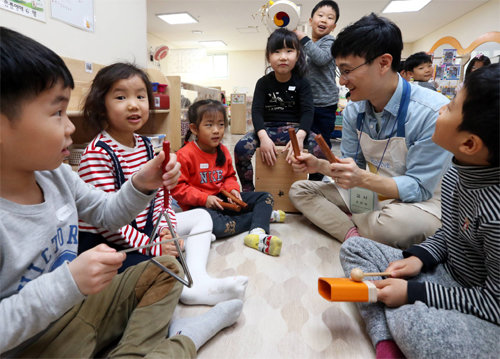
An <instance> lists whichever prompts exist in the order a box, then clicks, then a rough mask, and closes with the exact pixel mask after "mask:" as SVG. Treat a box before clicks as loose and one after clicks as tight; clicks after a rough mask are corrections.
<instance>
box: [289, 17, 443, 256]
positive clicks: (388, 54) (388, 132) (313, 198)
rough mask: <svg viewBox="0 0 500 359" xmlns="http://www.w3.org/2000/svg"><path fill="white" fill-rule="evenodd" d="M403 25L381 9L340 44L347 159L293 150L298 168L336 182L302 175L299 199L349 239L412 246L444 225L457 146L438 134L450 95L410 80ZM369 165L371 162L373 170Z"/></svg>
mask: <svg viewBox="0 0 500 359" xmlns="http://www.w3.org/2000/svg"><path fill="white" fill-rule="evenodd" d="M402 48H403V41H402V38H401V31H400V30H399V28H398V27H397V26H396V25H395V24H394V23H392V22H391V21H389V20H388V19H385V18H382V17H378V16H377V15H375V14H371V15H368V16H365V17H363V18H361V19H360V20H358V21H357V22H356V23H354V24H352V25H350V26H348V27H346V28H344V29H343V30H342V31H341V32H340V34H339V35H338V36H337V39H336V40H335V43H334V44H333V47H332V55H333V57H334V58H335V62H336V64H337V67H338V69H339V70H340V71H339V74H338V75H339V78H340V84H341V85H344V86H346V87H347V88H348V89H349V92H350V93H351V102H349V103H348V104H347V106H346V108H345V109H344V111H343V113H342V115H343V128H342V142H341V145H340V149H341V152H342V155H343V157H344V158H343V159H341V160H340V163H331V164H330V163H328V162H327V161H325V160H319V159H318V158H316V157H315V156H313V155H312V154H302V155H301V156H299V157H298V158H297V159H295V158H292V159H291V160H292V165H293V166H294V170H296V171H307V172H313V173H314V172H321V173H323V174H325V175H328V176H329V177H331V178H333V179H334V181H335V184H333V183H318V182H307V181H298V182H295V183H294V184H293V185H292V187H291V189H290V198H291V200H292V202H293V204H294V206H295V207H296V208H297V209H298V210H300V211H301V212H302V213H303V214H304V216H306V217H307V218H309V219H310V220H311V221H312V222H313V223H314V224H316V225H317V226H319V227H320V228H322V229H323V230H325V231H326V232H328V233H329V234H330V235H331V236H333V237H334V238H336V239H338V240H339V241H341V242H343V241H344V240H346V239H348V238H349V237H351V236H355V235H358V231H359V233H360V234H361V235H363V236H364V237H367V238H370V239H372V240H375V241H378V242H382V243H386V244H390V245H392V246H395V247H400V248H407V247H408V246H410V245H411V244H413V243H418V242H421V241H423V240H424V239H425V238H426V237H427V236H429V235H431V234H433V233H434V232H435V231H436V229H437V228H439V227H440V226H441V221H440V215H441V202H440V185H439V184H440V181H441V178H442V175H443V173H444V171H445V170H446V168H447V167H448V165H449V159H450V154H449V153H447V152H446V151H445V150H443V149H442V148H440V147H439V146H437V145H436V144H434V143H433V142H432V140H431V137H432V133H433V131H434V125H435V122H436V118H437V116H438V111H439V108H441V106H443V105H444V104H445V103H447V102H448V99H447V98H446V97H444V96H443V95H441V94H439V93H436V92H431V91H426V90H424V89H423V88H421V87H419V86H413V85H410V84H409V83H408V82H407V81H406V80H404V79H403V78H401V76H400V75H399V74H398V72H397V71H398V65H399V61H400V59H401V50H402ZM365 168H366V170H365Z"/></svg>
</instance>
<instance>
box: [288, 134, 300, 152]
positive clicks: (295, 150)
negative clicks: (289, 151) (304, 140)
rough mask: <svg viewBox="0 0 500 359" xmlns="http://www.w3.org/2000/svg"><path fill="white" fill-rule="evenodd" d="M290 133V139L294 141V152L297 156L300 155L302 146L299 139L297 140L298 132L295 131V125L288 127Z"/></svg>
mask: <svg viewBox="0 0 500 359" xmlns="http://www.w3.org/2000/svg"><path fill="white" fill-rule="evenodd" d="M288 135H289V136H290V141H292V148H293V154H294V155H295V158H297V157H298V156H300V147H299V141H297V134H296V133H295V129H294V128H293V127H290V128H288Z"/></svg>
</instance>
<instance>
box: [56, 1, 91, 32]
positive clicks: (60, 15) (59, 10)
mask: <svg viewBox="0 0 500 359" xmlns="http://www.w3.org/2000/svg"><path fill="white" fill-rule="evenodd" d="M50 8H51V13H52V17H53V18H54V19H57V20H60V21H62V22H65V23H67V24H70V25H73V26H75V27H77V28H79V29H83V30H86V31H90V32H94V0H50Z"/></svg>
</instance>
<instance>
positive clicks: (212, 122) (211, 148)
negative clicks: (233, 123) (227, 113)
mask: <svg viewBox="0 0 500 359" xmlns="http://www.w3.org/2000/svg"><path fill="white" fill-rule="evenodd" d="M189 126H190V129H191V132H192V133H194V134H195V135H196V136H197V141H196V143H197V144H198V146H199V147H200V148H201V150H202V151H204V152H207V153H215V151H216V150H217V146H218V145H219V144H220V142H221V141H222V138H223V137H224V130H225V123H224V115H223V114H222V113H220V112H219V111H207V112H205V113H204V114H203V118H202V119H201V122H200V124H199V125H198V127H196V125H195V124H190V125H189Z"/></svg>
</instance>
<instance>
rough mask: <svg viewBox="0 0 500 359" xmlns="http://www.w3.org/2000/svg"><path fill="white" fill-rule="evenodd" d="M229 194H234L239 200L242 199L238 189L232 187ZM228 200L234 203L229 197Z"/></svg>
mask: <svg viewBox="0 0 500 359" xmlns="http://www.w3.org/2000/svg"><path fill="white" fill-rule="evenodd" d="M231 194H232V195H233V196H235V197H236V198H238V199H239V200H242V201H243V199H242V198H241V193H240V191H238V190H236V189H232V190H231ZM228 201H229V202H230V203H234V202H233V201H232V200H231V198H228Z"/></svg>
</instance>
